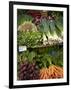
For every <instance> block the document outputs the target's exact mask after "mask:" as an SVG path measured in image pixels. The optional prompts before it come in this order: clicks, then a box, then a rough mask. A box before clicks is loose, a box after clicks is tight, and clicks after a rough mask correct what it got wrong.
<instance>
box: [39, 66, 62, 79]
mask: <svg viewBox="0 0 71 90" xmlns="http://www.w3.org/2000/svg"><path fill="white" fill-rule="evenodd" d="M39 77H40V79H53V78H54V79H56V78H63V68H62V67H60V66H56V65H50V66H49V67H48V68H42V69H40V76H39Z"/></svg>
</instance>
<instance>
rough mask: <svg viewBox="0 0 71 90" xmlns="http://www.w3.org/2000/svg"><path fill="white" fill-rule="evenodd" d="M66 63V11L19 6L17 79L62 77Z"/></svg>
mask: <svg viewBox="0 0 71 90" xmlns="http://www.w3.org/2000/svg"><path fill="white" fill-rule="evenodd" d="M23 46H24V47H25V48H26V49H24V48H23ZM19 47H22V49H23V50H21V52H20V51H19ZM63 66H64V65H63V12H61V11H58V12H57V11H42V10H39V11H38V10H21V9H19V10H18V12H17V79H18V80H41V79H47V80H48V79H60V78H63V77H64V67H63Z"/></svg>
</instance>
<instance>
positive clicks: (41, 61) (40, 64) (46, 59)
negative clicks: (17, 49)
mask: <svg viewBox="0 0 71 90" xmlns="http://www.w3.org/2000/svg"><path fill="white" fill-rule="evenodd" d="M53 51H54V53H53ZM62 52H63V51H62V49H59V48H58V50H57V49H55V48H54V47H51V48H50V49H48V48H43V49H42V50H40V49H33V50H30V49H28V50H27V51H24V52H23V53H18V78H19V80H33V79H34V80H35V79H53V78H54V79H55V78H63V55H62ZM21 67H22V68H21ZM24 73H25V74H24ZM28 73H29V77H27V75H28Z"/></svg>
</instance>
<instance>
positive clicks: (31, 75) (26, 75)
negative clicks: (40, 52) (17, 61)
mask: <svg viewBox="0 0 71 90" xmlns="http://www.w3.org/2000/svg"><path fill="white" fill-rule="evenodd" d="M18 78H19V80H36V79H39V70H38V66H37V65H36V64H35V63H29V62H28V61H25V62H24V63H22V64H21V65H20V68H19V72H18Z"/></svg>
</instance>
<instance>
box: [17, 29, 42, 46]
mask: <svg viewBox="0 0 71 90" xmlns="http://www.w3.org/2000/svg"><path fill="white" fill-rule="evenodd" d="M40 40H41V33H40V32H33V31H30V32H21V31H18V37H17V42H18V45H26V46H27V47H32V46H35V45H38V44H39V41H40Z"/></svg>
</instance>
